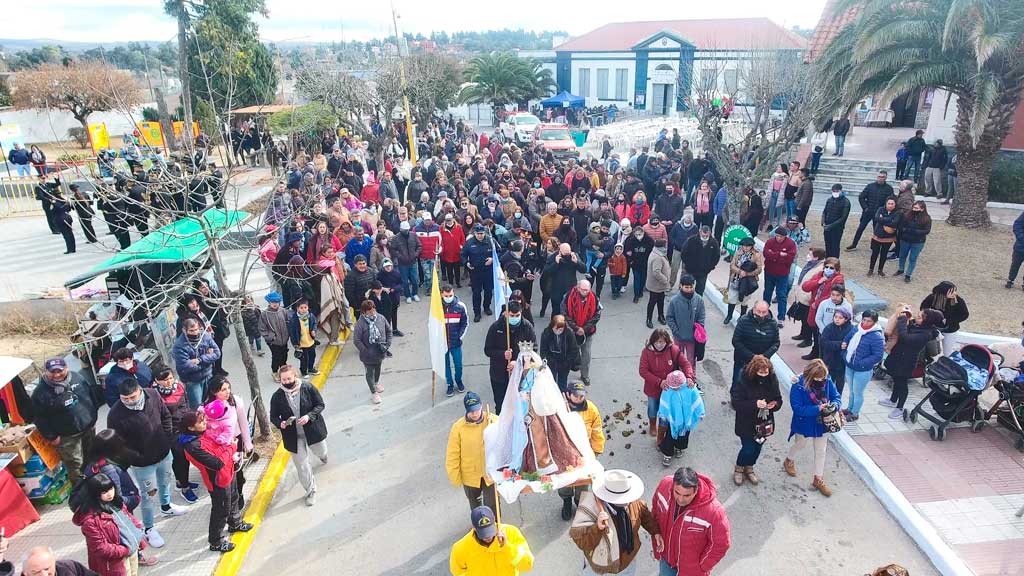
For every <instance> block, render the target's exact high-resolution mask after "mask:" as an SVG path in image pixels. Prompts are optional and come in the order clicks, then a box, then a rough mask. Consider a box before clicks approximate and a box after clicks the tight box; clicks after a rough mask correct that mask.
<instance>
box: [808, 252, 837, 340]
mask: <svg viewBox="0 0 1024 576" xmlns="http://www.w3.org/2000/svg"><path fill="white" fill-rule="evenodd" d="M840 270H841V266H840V265H839V258H825V262H824V264H823V267H822V269H821V272H818V273H817V274H815V275H814V276H811V277H810V278H808V279H807V280H804V283H803V284H801V285H800V288H801V289H803V291H804V292H807V293H809V294H810V295H811V301H810V310H808V311H807V325H808V326H809V327H810V328H811V338H812V339H813V340H814V348H812V349H811V351H812V354H816V353H817V351H818V350H819V349H820V348H819V346H818V342H819V340H820V335H821V329H820V328H819V327H818V326H816V325H815V322H814V315H815V314H817V313H818V305H819V304H821V303H822V302H824V301H825V299H826V298H828V297H829V293H830V292H831V291H832V286H834V285H836V284H845V280H844V278H843V274H842V272H840Z"/></svg>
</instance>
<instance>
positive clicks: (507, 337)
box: [484, 300, 537, 414]
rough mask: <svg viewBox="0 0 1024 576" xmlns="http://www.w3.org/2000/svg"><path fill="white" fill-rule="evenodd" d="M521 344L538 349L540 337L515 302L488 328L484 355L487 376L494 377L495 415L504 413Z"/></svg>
mask: <svg viewBox="0 0 1024 576" xmlns="http://www.w3.org/2000/svg"><path fill="white" fill-rule="evenodd" d="M520 342H529V343H531V344H533V349H534V350H536V349H537V334H536V333H535V332H534V330H533V324H530V321H529V320H527V319H526V318H523V307H522V306H520V304H519V302H517V301H515V300H513V301H511V302H509V303H508V305H507V306H505V313H504V314H503V315H502V316H501V317H499V318H498V319H497V320H495V321H494V323H493V324H491V326H490V328H488V329H487V338H486V339H485V340H484V354H485V355H486V356H487V357H488V358H489V359H490V361H491V362H490V369H489V370H488V375H489V376H490V378H491V392H492V393H493V394H494V412H495V413H496V414H501V405H502V404H503V403H504V402H505V391H506V390H508V380H509V374H510V373H511V372H512V367H513V366H514V365H515V362H516V358H517V357H518V356H519V343H520Z"/></svg>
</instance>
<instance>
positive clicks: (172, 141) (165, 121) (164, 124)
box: [153, 88, 177, 151]
mask: <svg viewBox="0 0 1024 576" xmlns="http://www.w3.org/2000/svg"><path fill="white" fill-rule="evenodd" d="M153 95H154V96H155V97H156V111H157V113H158V114H159V115H160V129H161V130H163V131H164V143H165V145H166V146H167V149H168V150H171V151H174V149H175V148H177V146H176V140H177V138H175V137H174V126H173V125H172V124H171V115H170V114H169V113H168V111H167V102H166V101H165V100H164V91H163V90H161V89H160V88H153Z"/></svg>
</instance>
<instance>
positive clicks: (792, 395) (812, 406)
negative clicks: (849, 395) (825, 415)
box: [789, 375, 842, 438]
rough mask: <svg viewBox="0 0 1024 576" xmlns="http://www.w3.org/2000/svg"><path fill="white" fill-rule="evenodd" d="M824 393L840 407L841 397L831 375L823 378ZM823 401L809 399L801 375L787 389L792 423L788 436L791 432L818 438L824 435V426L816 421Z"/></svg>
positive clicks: (791, 434)
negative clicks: (791, 411)
mask: <svg viewBox="0 0 1024 576" xmlns="http://www.w3.org/2000/svg"><path fill="white" fill-rule="evenodd" d="M825 395H826V396H828V401H829V402H832V403H834V404H835V405H836V407H837V408H842V404H841V402H842V398H840V396H839V391H838V390H836V385H835V384H834V383H833V382H832V377H831V376H828V377H827V378H826V379H825ZM823 403H824V402H814V401H813V400H811V395H810V393H809V392H808V391H807V389H806V388H804V377H803V375H801V376H800V379H799V380H797V382H796V384H793V386H792V387H791V388H790V389H789V405H790V406H791V407H792V408H793V423H792V424H791V425H790V428H789V437H790V438H792V437H793V434H800V435H801V436H806V437H807V438H819V437H821V436H824V435H825V426H824V425H823V424H822V423H821V422H819V421H818V416H819V415H820V414H821V408H820V406H821V404H823Z"/></svg>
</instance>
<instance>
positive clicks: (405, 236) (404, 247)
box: [350, 222, 422, 305]
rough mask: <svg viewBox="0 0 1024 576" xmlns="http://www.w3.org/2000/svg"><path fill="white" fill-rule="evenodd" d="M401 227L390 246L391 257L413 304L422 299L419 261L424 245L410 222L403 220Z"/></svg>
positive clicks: (407, 301) (408, 298)
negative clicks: (420, 295)
mask: <svg viewBox="0 0 1024 576" xmlns="http://www.w3.org/2000/svg"><path fill="white" fill-rule="evenodd" d="M399 227H400V231H399V233H398V236H395V237H394V238H392V239H391V241H390V242H389V244H388V246H389V249H390V251H391V259H392V260H393V261H394V262H395V265H396V266H397V268H398V271H399V273H400V274H401V275H402V292H404V293H405V302H406V303H407V304H412V302H413V301H416V302H419V301H420V297H419V294H418V293H417V292H418V291H419V285H420V278H419V269H418V268H417V261H418V260H419V256H420V253H421V252H422V246H421V244H420V239H419V237H417V236H416V235H415V234H413V233H412V232H411V229H412V227H411V226H410V224H409V223H408V222H402V223H401V224H400V225H399ZM360 301H361V300H360ZM350 302H351V303H352V304H353V305H355V302H352V301H351V300H350Z"/></svg>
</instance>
